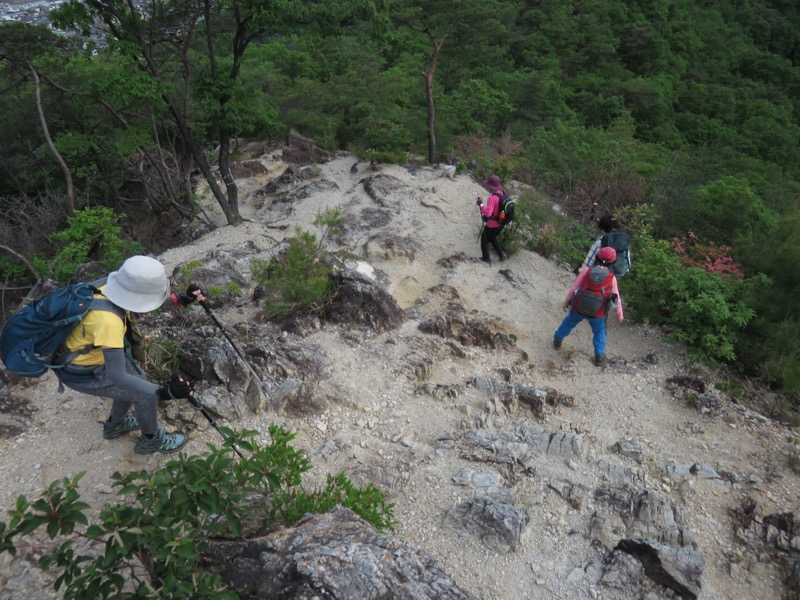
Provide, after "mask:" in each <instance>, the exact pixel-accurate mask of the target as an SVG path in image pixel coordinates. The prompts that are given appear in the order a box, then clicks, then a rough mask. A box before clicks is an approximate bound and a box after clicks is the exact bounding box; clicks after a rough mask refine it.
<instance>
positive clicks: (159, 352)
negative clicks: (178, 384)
mask: <svg viewBox="0 0 800 600" xmlns="http://www.w3.org/2000/svg"><path fill="white" fill-rule="evenodd" d="M144 354H145V360H144V361H143V362H142V363H141V365H142V369H144V372H145V373H147V375H148V377H150V379H152V380H154V381H167V380H168V379H169V378H170V376H171V375H172V374H173V373H176V372H177V371H178V370H179V369H180V366H181V358H182V356H183V351H182V350H181V349H180V347H179V346H178V345H177V344H176V343H175V342H173V341H172V340H171V339H169V338H166V337H163V336H155V337H148V338H145V340H144Z"/></svg>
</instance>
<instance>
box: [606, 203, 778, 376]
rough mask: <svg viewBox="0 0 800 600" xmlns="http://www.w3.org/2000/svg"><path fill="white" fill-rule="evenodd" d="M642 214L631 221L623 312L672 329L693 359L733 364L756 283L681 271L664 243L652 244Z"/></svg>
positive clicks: (750, 314)
mask: <svg viewBox="0 0 800 600" xmlns="http://www.w3.org/2000/svg"><path fill="white" fill-rule="evenodd" d="M642 216H645V212H644V211H639V212H638V213H636V214H634V215H633V218H632V223H633V225H632V229H636V231H635V232H634V235H633V236H632V238H633V239H635V240H636V246H635V250H634V252H635V255H634V256H635V257H636V262H635V264H634V267H633V268H632V269H631V271H630V273H629V274H628V276H627V277H626V278H625V279H624V280H623V281H622V283H621V286H620V287H621V288H622V292H623V298H624V300H625V306H626V311H629V312H630V313H631V315H632V316H634V317H635V318H637V319H640V320H643V319H647V320H649V321H651V322H653V323H656V324H672V325H676V326H677V327H678V328H679V329H678V331H677V332H676V333H675V334H673V336H674V338H675V339H677V340H680V341H682V342H685V343H686V344H687V345H688V346H689V350H690V353H691V354H693V355H694V356H695V357H698V358H712V359H722V360H726V361H733V360H734V359H735V358H736V353H735V348H736V343H737V339H738V336H739V334H740V332H741V330H742V329H743V328H744V327H745V326H746V325H747V324H748V323H749V322H750V321H751V320H752V319H753V317H754V316H755V311H754V310H753V308H752V307H751V306H750V305H749V304H748V303H747V301H746V298H747V297H748V296H749V295H750V293H751V288H753V286H758V285H761V284H763V282H762V280H761V278H760V277H756V278H751V279H731V278H725V277H723V276H722V275H720V274H719V273H712V272H709V271H706V270H704V269H701V268H699V267H684V266H683V265H681V262H680V258H679V257H678V255H677V254H676V253H675V252H674V251H673V249H672V247H671V246H670V244H669V243H668V242H667V241H665V240H655V239H653V237H652V236H651V235H650V233H649V231H648V228H647V221H646V217H645V220H642V219H641V217H642Z"/></svg>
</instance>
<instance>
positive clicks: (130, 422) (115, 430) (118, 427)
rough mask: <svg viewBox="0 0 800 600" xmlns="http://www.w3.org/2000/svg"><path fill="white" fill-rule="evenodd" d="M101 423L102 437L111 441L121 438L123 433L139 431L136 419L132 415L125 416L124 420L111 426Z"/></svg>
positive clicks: (106, 422) (105, 422)
mask: <svg viewBox="0 0 800 600" xmlns="http://www.w3.org/2000/svg"><path fill="white" fill-rule="evenodd" d="M102 423H103V437H104V438H106V439H107V440H113V439H114V438H118V437H119V436H121V435H122V434H123V433H128V432H129V431H136V430H137V429H139V421H137V420H136V417H134V416H133V415H125V418H124V419H122V421H120V422H119V423H114V424H111V423H109V422H108V421H102Z"/></svg>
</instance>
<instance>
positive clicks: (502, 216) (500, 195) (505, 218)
mask: <svg viewBox="0 0 800 600" xmlns="http://www.w3.org/2000/svg"><path fill="white" fill-rule="evenodd" d="M492 194H493V195H494V196H497V199H498V203H497V209H498V210H497V221H498V222H499V223H500V224H501V225H508V224H509V223H511V222H512V221H513V220H514V214H515V213H516V210H517V202H516V200H512V199H511V197H510V196H509V195H508V194H506V193H505V192H492Z"/></svg>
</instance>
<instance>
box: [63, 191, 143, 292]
mask: <svg viewBox="0 0 800 600" xmlns="http://www.w3.org/2000/svg"><path fill="white" fill-rule="evenodd" d="M123 217H124V215H118V214H116V213H114V212H113V211H112V210H111V209H109V208H106V207H102V206H101V207H95V208H85V209H83V210H79V211H77V212H76V213H75V215H74V216H72V217H69V219H68V222H69V226H68V227H67V228H66V229H64V230H63V231H59V232H57V233H54V234H53V235H52V236H51V237H52V239H53V241H54V242H56V243H57V244H58V245H59V246H60V247H61V249H60V250H59V251H58V254H56V256H55V258H54V260H53V263H52V264H53V265H54V266H53V274H54V276H55V278H56V279H57V280H58V281H61V282H67V281H68V280H69V279H70V278H71V277H72V276H73V274H74V273H75V270H76V269H77V268H78V267H79V266H80V265H82V264H84V263H86V262H88V261H90V260H96V261H98V262H99V263H100V264H101V266H102V267H103V268H104V270H105V271H106V272H108V271H113V270H116V269H117V268H119V266H120V265H121V264H122V263H123V262H124V261H125V258H126V257H127V256H129V255H131V254H136V253H137V252H139V251H141V247H140V246H139V245H138V244H136V243H135V242H128V241H125V240H124V239H123V238H122V237H121V236H122V230H121V228H120V225H119V222H120V219H122V218H123Z"/></svg>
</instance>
